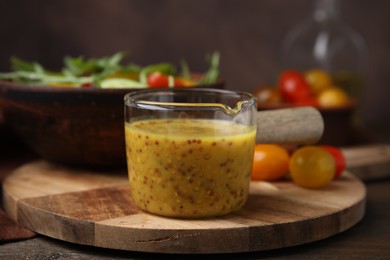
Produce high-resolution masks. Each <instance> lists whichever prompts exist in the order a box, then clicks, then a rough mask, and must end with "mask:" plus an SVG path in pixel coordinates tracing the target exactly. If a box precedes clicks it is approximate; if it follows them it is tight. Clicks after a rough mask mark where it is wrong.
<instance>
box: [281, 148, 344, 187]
mask: <svg viewBox="0 0 390 260" xmlns="http://www.w3.org/2000/svg"><path fill="white" fill-rule="evenodd" d="M289 169H290V175H291V178H292V180H293V181H294V182H295V183H296V184H298V185H300V186H302V187H305V188H312V189H316V188H321V187H323V186H325V185H327V184H328V183H329V182H331V181H332V179H333V178H334V175H335V172H336V162H335V160H334V159H333V156H332V155H331V154H330V153H329V152H327V151H325V150H324V149H322V148H321V147H318V146H304V147H302V148H299V149H298V150H296V151H295V152H294V153H293V154H292V156H291V159H290V164H289Z"/></svg>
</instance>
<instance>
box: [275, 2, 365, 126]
mask: <svg viewBox="0 0 390 260" xmlns="http://www.w3.org/2000/svg"><path fill="white" fill-rule="evenodd" d="M312 3H313V10H312V13H311V17H310V18H309V19H307V20H305V21H303V22H302V23H300V24H298V25H297V26H295V27H293V28H292V30H291V31H290V32H289V33H288V34H287V35H286V38H285V39H284V41H283V43H282V49H281V55H282V56H281V65H282V69H297V70H301V71H305V70H308V69H313V68H319V69H324V70H325V71H327V72H328V73H330V75H331V76H332V78H333V83H334V85H337V86H339V87H342V88H344V89H345V90H346V91H347V93H348V94H349V95H351V96H352V97H354V98H355V99H356V100H357V101H358V103H359V101H360V102H361V100H362V96H361V95H362V91H363V87H364V78H365V74H366V69H367V68H366V63H367V48H366V44H365V41H364V39H363V37H362V36H361V35H360V34H359V33H358V32H356V31H355V30H353V29H352V28H351V27H350V26H348V24H346V23H345V22H344V21H343V20H342V17H341V12H340V5H341V2H340V0H313V2H312ZM360 105H361V104H360ZM360 105H358V107H359V108H360ZM356 116H358V115H356ZM358 117H359V116H358ZM355 119H357V118H355ZM357 120H358V121H360V120H359V119H357Z"/></svg>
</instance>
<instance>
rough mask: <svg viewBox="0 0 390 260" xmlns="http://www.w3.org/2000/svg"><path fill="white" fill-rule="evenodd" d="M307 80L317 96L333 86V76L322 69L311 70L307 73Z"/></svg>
mask: <svg viewBox="0 0 390 260" xmlns="http://www.w3.org/2000/svg"><path fill="white" fill-rule="evenodd" d="M305 80H306V82H307V83H308V84H309V86H310V88H311V89H312V91H313V93H314V94H315V95H317V94H318V93H320V92H321V91H323V90H324V89H326V88H329V87H330V86H332V78H331V76H330V75H329V74H328V73H327V72H326V71H324V70H321V69H311V70H308V71H306V72H305Z"/></svg>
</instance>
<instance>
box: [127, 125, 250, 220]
mask: <svg viewBox="0 0 390 260" xmlns="http://www.w3.org/2000/svg"><path fill="white" fill-rule="evenodd" d="M255 134H256V133H255V129H254V128H253V127H247V126H242V125H238V124H234V123H231V122H227V121H218V120H203V119H173V120H171V119H170V120H162V119H151V120H144V121H136V122H133V123H126V125H125V135H126V153H127V156H126V158H127V160H128V172H129V179H130V190H131V194H132V197H133V200H134V202H135V203H136V204H137V205H138V206H139V207H140V208H142V209H144V210H146V211H148V212H151V213H155V214H158V215H163V216H170V217H183V218H199V217H209V216H218V215H224V214H227V213H230V212H232V211H235V210H238V209H239V208H241V207H242V206H243V204H244V203H245V201H246V199H247V195H248V189H249V182H250V173H251V169H252V160H253V149H254V144H255ZM151 144H154V145H151ZM134 151H135V152H134ZM221 198H223V199H221Z"/></svg>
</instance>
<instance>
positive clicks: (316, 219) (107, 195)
mask: <svg viewBox="0 0 390 260" xmlns="http://www.w3.org/2000/svg"><path fill="white" fill-rule="evenodd" d="M3 193H4V194H3V198H4V207H5V210H6V211H7V213H8V215H9V216H10V217H11V218H13V219H14V220H16V221H17V222H19V223H21V224H22V225H24V226H26V227H28V228H30V229H31V230H34V231H36V232H37V233H40V234H43V235H46V236H49V237H53V238H57V239H61V240H65V241H69V242H74V243H78V244H85V245H93V246H98V247H104V248H112V249H123V250H131V251H143V252H160V253H229V252H248V251H262V250H269V249H276V248H283V247H288V246H293V245H299V244H304V243H309V242H312V241H316V240H320V239H323V238H326V237H329V236H332V235H335V234H338V233H340V232H342V231H344V230H346V229H348V228H350V227H352V226H353V225H355V224H356V223H357V222H359V221H360V220H361V219H362V217H363V216H364V212H365V198H366V189H365V186H364V184H363V183H362V182H361V181H360V180H359V179H358V178H356V177H355V176H354V175H352V174H350V173H348V172H346V173H345V174H344V175H343V177H341V178H340V179H338V180H336V181H334V182H332V183H331V184H330V185H329V186H327V187H326V188H324V189H318V190H310V189H304V188H301V187H298V186H296V185H295V184H293V183H292V182H290V181H281V182H275V183H267V182H252V183H251V187H250V196H249V199H248V202H247V203H246V205H245V206H244V207H243V208H242V209H241V210H240V211H237V212H235V213H233V214H229V215H226V216H223V217H218V218H209V219H200V220H180V219H172V218H164V217H159V216H155V215H151V214H148V213H145V212H143V211H141V210H139V209H138V208H137V207H136V206H135V205H134V204H133V202H132V198H131V196H130V193H129V185H128V180H127V174H126V172H120V171H119V172H96V171H85V170H81V169H74V168H68V167H65V166H62V165H56V164H51V163H48V162H45V161H33V162H31V163H28V164H25V165H23V166H22V167H20V168H18V169H16V170H15V171H14V172H12V173H11V175H10V176H9V177H8V178H7V179H6V180H5V182H4V184H3Z"/></svg>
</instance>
